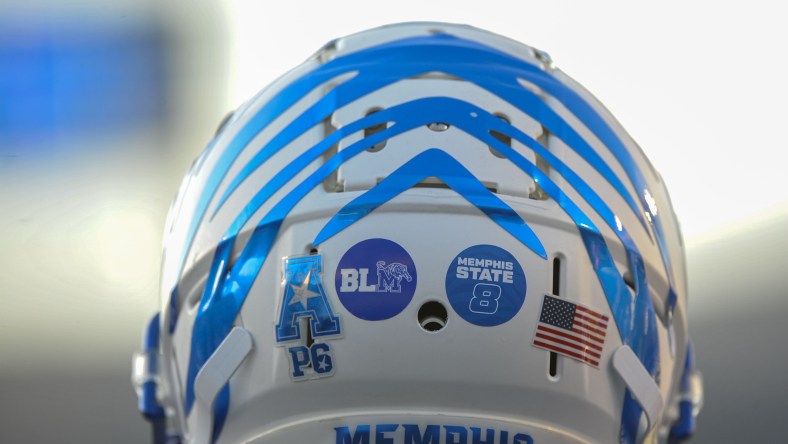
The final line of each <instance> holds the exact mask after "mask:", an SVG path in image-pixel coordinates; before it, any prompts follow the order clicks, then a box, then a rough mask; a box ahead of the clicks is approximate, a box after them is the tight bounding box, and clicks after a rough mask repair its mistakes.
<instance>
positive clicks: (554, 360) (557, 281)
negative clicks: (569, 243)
mask: <svg viewBox="0 0 788 444" xmlns="http://www.w3.org/2000/svg"><path fill="white" fill-rule="evenodd" d="M553 295H554V296H560V295H561V258H560V257H559V256H556V257H554V258H553ZM558 365H559V364H558V353H556V352H552V351H551V352H550V357H549V360H548V363H547V377H548V378H549V379H550V380H551V381H558V380H559V379H560V378H561V377H560V375H559V373H558Z"/></svg>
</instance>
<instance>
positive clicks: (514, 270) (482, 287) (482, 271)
mask: <svg viewBox="0 0 788 444" xmlns="http://www.w3.org/2000/svg"><path fill="white" fill-rule="evenodd" d="M525 289H526V284H525V273H524V272H523V268H522V267H521V266H520V264H519V263H518V262H517V259H515V257H514V256H512V254H511V253H509V252H508V251H506V250H504V249H503V248H500V247H496V246H495V245H475V246H473V247H470V248H466V249H465V250H464V251H463V252H462V253H460V254H458V255H457V257H455V258H454V260H453V261H452V263H451V265H449V270H448V271H447V273H446V294H447V295H448V297H449V303H451V306H452V308H454V311H456V312H457V314H459V315H460V316H461V317H462V318H463V319H465V320H466V321H468V322H470V323H471V324H475V325H479V326H482V327H494V326H496V325H501V324H503V323H505V322H508V321H509V320H510V319H512V318H513V317H514V316H515V315H516V314H517V312H519V311H520V308H521V307H522V306H523V302H524V301H525Z"/></svg>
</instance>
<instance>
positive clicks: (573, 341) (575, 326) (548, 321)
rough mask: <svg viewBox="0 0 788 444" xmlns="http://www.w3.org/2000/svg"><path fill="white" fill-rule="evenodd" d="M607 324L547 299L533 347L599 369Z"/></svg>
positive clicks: (582, 308) (573, 306)
mask: <svg viewBox="0 0 788 444" xmlns="http://www.w3.org/2000/svg"><path fill="white" fill-rule="evenodd" d="M607 322H608V317H607V316H605V315H603V314H602V313H599V312H596V311H594V310H592V309H590V308H588V307H585V306H582V305H580V304H575V303H573V302H569V301H567V300H566V299H559V298H557V297H554V296H549V295H545V296H544V300H543V301H542V311H541V313H540V315H539V324H537V326H536V333H534V341H533V345H534V346H536V347H539V348H543V349H545V350H549V351H552V352H556V353H559V354H562V355H564V356H568V357H570V358H574V359H577V360H578V361H582V362H585V363H586V364H588V365H590V366H592V367H594V368H599V360H600V358H601V357H602V350H603V349H604V347H605V336H606V335H607Z"/></svg>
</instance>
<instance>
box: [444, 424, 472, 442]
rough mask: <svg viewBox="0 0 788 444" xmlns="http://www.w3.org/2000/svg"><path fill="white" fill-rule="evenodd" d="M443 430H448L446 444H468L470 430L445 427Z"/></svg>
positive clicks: (458, 427)
mask: <svg viewBox="0 0 788 444" xmlns="http://www.w3.org/2000/svg"><path fill="white" fill-rule="evenodd" d="M443 428H444V429H446V444H468V430H466V429H465V427H460V426H443ZM455 434H456V436H455Z"/></svg>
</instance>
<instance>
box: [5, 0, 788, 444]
mask: <svg viewBox="0 0 788 444" xmlns="http://www.w3.org/2000/svg"><path fill="white" fill-rule="evenodd" d="M514 4H516V5H517V6H516V7H515V6H512V5H514ZM786 16H787V15H786V10H785V7H784V6H782V4H781V3H779V2H771V1H766V0H755V1H749V2H746V3H744V2H726V1H708V0H703V1H696V2H681V1H675V0H670V1H663V2H652V3H642V2H628V1H607V0H606V1H599V2H583V1H551V2H549V4H548V2H543V3H537V2H527V1H523V2H517V3H515V2H511V4H507V3H504V2H498V1H491V0H488V1H485V2H468V3H467V4H465V3H464V2H460V1H432V2H423V1H421V2H420V1H410V0H407V1H405V0H400V1H397V2H396V3H391V4H389V5H388V6H383V5H381V6H373V5H372V3H370V2H363V1H360V0H359V1H350V0H347V1H333V2H276V3H274V2H252V1H248V2H245V1H240V0H239V1H227V2H222V3H209V2H203V1H188V2H187V1H185V0H179V1H175V0H173V1H167V2H156V1H139V0H134V1H131V0H115V1H112V2H106V1H102V0H87V1H86V0H79V1H70V2H57V1H50V2H37V1H26V2H10V1H9V0H0V301H1V302H2V304H1V305H0V442H2V443H33V442H35V443H44V442H56V443H72V442H73V443H77V442H79V443H93V442H96V443H99V442H113V443H144V442H149V430H148V427H147V425H146V423H144V422H143V420H142V419H141V417H140V416H139V414H138V413H137V411H136V398H135V395H134V393H133V391H132V388H131V384H130V370H131V355H132V352H133V351H134V350H135V349H137V348H138V346H139V339H140V334H141V331H142V326H143V324H145V322H146V321H147V319H148V318H149V316H150V315H151V314H152V313H153V312H154V311H156V310H157V307H158V278H159V275H158V273H159V264H160V252H161V251H160V250H161V237H162V232H163V225H164V219H165V216H166V213H167V210H168V207H169V204H170V201H171V200H172V199H173V197H174V195H175V192H176V190H177V187H178V185H179V183H180V179H181V177H182V176H183V174H184V173H185V172H186V170H187V169H188V167H189V165H190V164H191V162H192V160H193V159H194V158H195V157H196V156H197V154H198V153H199V152H200V151H201V150H202V148H203V147H204V146H205V144H207V142H208V141H209V140H210V138H211V137H212V135H213V133H214V131H215V130H216V127H217V125H218V124H219V122H220V121H221V119H222V117H223V116H225V115H226V114H227V113H228V112H229V111H230V110H232V109H235V108H236V107H238V106H239V105H240V104H241V103H242V102H243V101H244V100H246V99H247V98H249V97H250V96H252V95H253V94H254V93H255V92H257V91H258V90H259V89H260V88H262V87H263V86H265V85H266V84H268V83H270V82H271V81H272V80H273V79H275V78H276V77H277V76H279V75H280V74H282V73H284V72H285V71H287V70H289V69H290V68H292V67H294V66H296V65H297V64H299V63H300V62H302V61H303V60H304V59H306V58H307V57H308V56H309V55H311V54H312V53H313V52H314V51H315V50H317V49H318V48H319V47H320V46H322V45H323V44H324V43H325V42H327V41H329V40H331V39H333V38H335V37H338V36H342V35H346V34H349V33H353V32H356V31H361V30H363V29H366V28H370V27H374V26H378V25H382V24H386V23H390V22H397V21H411V20H438V21H449V22H460V23H468V24H473V25H476V26H478V27H482V28H486V29H489V30H492V31H495V32H497V33H500V34H503V35H506V36H509V37H512V38H514V39H516V40H520V41H522V42H524V43H527V44H530V45H532V46H536V47H538V48H541V49H544V50H547V51H548V52H549V53H550V54H551V55H552V57H553V59H554V60H555V62H556V64H557V65H558V66H559V67H560V68H561V69H563V70H564V71H566V72H567V73H569V74H570V75H571V76H573V77H574V78H576V79H578V80H579V81H580V82H581V83H583V84H584V85H585V86H586V87H587V88H589V89H590V90H591V91H592V92H593V93H594V94H595V95H597V97H599V98H600V99H601V100H602V101H603V102H604V103H605V104H606V105H607V106H608V108H609V109H610V110H611V111H612V112H613V114H614V115H616V116H617V118H618V119H619V120H621V122H622V123H623V124H624V126H625V127H626V128H627V129H628V131H629V132H630V133H631V134H632V135H633V137H634V138H635V139H636V140H637V141H638V142H639V143H640V145H642V147H643V149H644V150H645V151H646V153H647V155H648V156H649V157H650V158H651V160H652V161H653V163H654V164H655V166H656V167H657V169H658V170H659V171H661V173H662V175H663V177H664V179H665V181H666V182H667V184H668V187H669V189H670V191H671V196H672V199H673V203H674V206H675V210H676V212H677V213H678V215H679V218H680V219H681V221H682V224H683V228H684V236H685V239H686V243H687V257H688V261H689V276H690V310H691V313H690V320H691V326H690V329H691V332H692V334H693V336H694V341H695V346H696V347H695V348H696V353H697V359H698V362H699V366H700V368H701V370H702V371H703V373H704V377H705V384H706V386H705V388H706V405H705V408H704V411H703V412H702V414H701V417H700V419H699V427H698V432H697V434H696V436H695V437H694V439H693V441H692V442H696V443H712V442H723V441H724V442H784V441H785V439H786V438H785V437H786V436H788V421H786V420H785V419H786V418H785V413H784V408H783V405H784V400H785V399H788V383H786V381H785V378H786V376H788V333H787V331H788V330H786V328H785V327H784V318H785V317H786V315H788V295H786V288H787V287H788V270H786V266H788V265H787V264H788V229H787V228H786V226H788V185H786V184H785V160H786V159H788V157H787V155H786V154H785V153H786V152H787V151H788V143H787V142H786V139H785V137H784V136H783V135H782V133H781V131H780V128H782V127H784V126H785V122H786V120H788V113H787V112H786V108H785V103H788V87H786V84H785V82H786V79H788V62H787V61H786V57H785V50H784V44H785V42H786V41H788V30H786V29H787V28H786V27H785V26H784V23H783V21H784V18H785V17H786Z"/></svg>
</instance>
